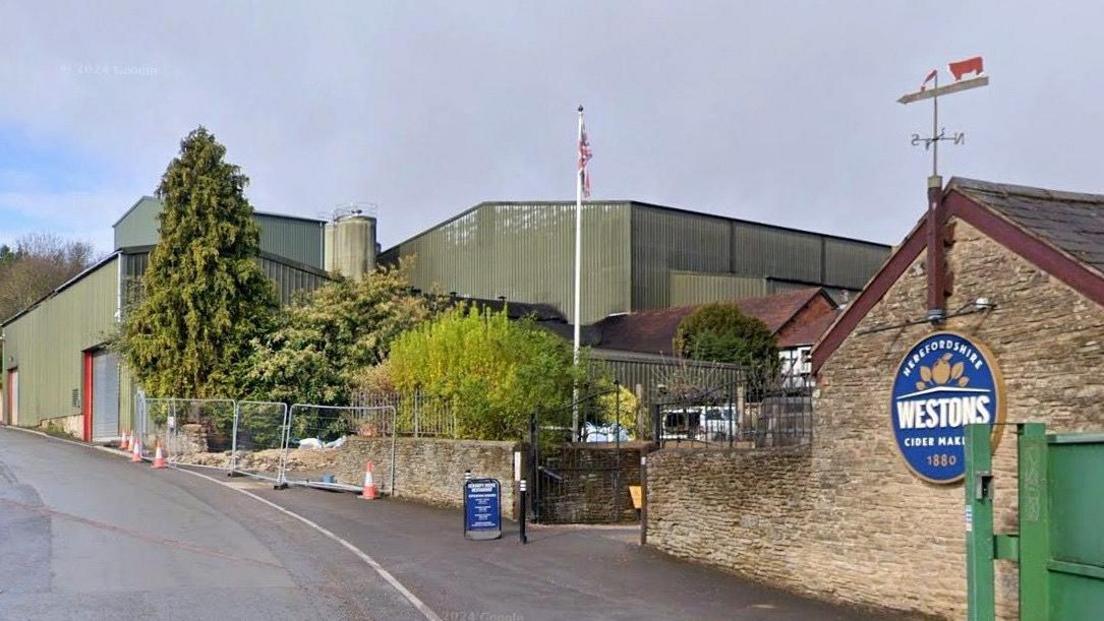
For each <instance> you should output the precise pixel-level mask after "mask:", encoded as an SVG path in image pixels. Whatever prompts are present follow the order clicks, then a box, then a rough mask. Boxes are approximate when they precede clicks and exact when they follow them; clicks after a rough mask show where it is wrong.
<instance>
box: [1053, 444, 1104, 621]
mask: <svg viewBox="0 0 1104 621" xmlns="http://www.w3.org/2000/svg"><path fill="white" fill-rule="evenodd" d="M1098 440H1100V441H1104V438H1101V437H1097V436H1095V435H1078V436H1061V435H1059V436H1052V437H1051V440H1050V450H1049V451H1048V457H1049V463H1048V470H1049V471H1050V482H1049V483H1050V484H1049V486H1050V555H1051V558H1053V559H1055V560H1060V561H1070V562H1074V563H1083V564H1086V565H1095V566H1098V567H1104V528H1101V526H1102V524H1101V521H1102V520H1104V494H1102V493H1101V487H1102V486H1104V443H1101V442H1099V441H1098ZM1101 615H1102V617H1104V611H1101Z"/></svg>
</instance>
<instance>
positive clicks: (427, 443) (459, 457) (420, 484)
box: [334, 436, 524, 517]
mask: <svg viewBox="0 0 1104 621" xmlns="http://www.w3.org/2000/svg"><path fill="white" fill-rule="evenodd" d="M521 450H523V447H522V445H520V444H518V443H515V442H494V441H486V440H438V439H433V438H397V439H396V440H395V495H396V496H397V497H399V498H410V499H414V500H418V501H421V502H426V503H430V504H434V505H440V506H448V507H461V506H463V504H464V499H463V495H462V486H463V483H464V471H465V470H469V469H470V470H471V472H472V476H475V477H487V478H492V479H498V480H499V482H500V483H502V506H501V509H502V515H503V516H506V517H512V516H513V515H514V451H521ZM522 457H523V462H522V463H524V454H523V455H522ZM369 459H370V460H372V463H373V465H374V475H373V476H374V478H375V479H376V483H377V485H381V484H382V489H388V488H389V487H390V480H391V471H390V465H391V439H390V438H382V437H377V438H367V437H361V436H350V437H349V439H348V441H347V442H346V443H345V446H343V447H342V449H341V450H340V451H339V452H338V454H337V457H336V460H335V463H334V471H335V473H336V474H337V478H338V481H340V482H342V483H349V484H352V485H360V484H361V483H363V481H364V463H365V461H367V460H369Z"/></svg>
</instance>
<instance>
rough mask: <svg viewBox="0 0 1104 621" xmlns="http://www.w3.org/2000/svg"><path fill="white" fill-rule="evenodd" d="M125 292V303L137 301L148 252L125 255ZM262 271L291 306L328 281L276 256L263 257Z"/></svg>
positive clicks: (282, 302) (278, 293)
mask: <svg viewBox="0 0 1104 621" xmlns="http://www.w3.org/2000/svg"><path fill="white" fill-rule="evenodd" d="M123 256H124V259H123V291H124V293H125V295H126V298H125V300H126V302H125V303H126V304H129V303H131V302H134V301H136V300H138V298H139V297H140V295H141V290H142V276H143V274H145V273H146V268H147V267H149V253H148V252H140V253H135V254H127V255H123ZM260 263H261V269H262V270H263V271H264V273H265V275H266V276H268V277H269V278H271V279H272V280H273V281H275V282H276V295H277V296H278V297H279V299H280V303H281V304H288V303H290V302H291V301H292V299H294V297H295V295H296V294H297V293H299V292H300V291H308V292H309V291H314V290H315V289H317V288H319V287H321V286H322V285H324V284H325V283H326V282H328V281H329V278H328V277H327V276H324V275H323V273H322V272H321V270H318V271H311V270H306V269H303V268H301V267H297V266H295V265H291V264H289V263H287V262H285V261H280V260H278V259H277V258H275V257H271V256H263V257H261V258H260Z"/></svg>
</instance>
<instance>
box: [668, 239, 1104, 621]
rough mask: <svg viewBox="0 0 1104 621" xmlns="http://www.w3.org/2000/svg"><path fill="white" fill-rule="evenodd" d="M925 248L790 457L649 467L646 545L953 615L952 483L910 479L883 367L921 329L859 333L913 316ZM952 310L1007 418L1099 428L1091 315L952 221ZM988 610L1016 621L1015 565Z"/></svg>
mask: <svg viewBox="0 0 1104 621" xmlns="http://www.w3.org/2000/svg"><path fill="white" fill-rule="evenodd" d="M923 261H924V253H921V255H920V257H919V258H918V259H917V260H916V261H915V262H914V263H913V265H912V266H911V267H910V269H909V270H907V271H906V272H905V274H904V275H902V277H901V278H900V279H899V280H898V282H897V283H896V284H895V285H894V286H893V287H892V288H891V289H890V290H889V291H888V292H887V293H886V295H885V296H884V297H883V299H882V300H881V301H880V302H879V303H878V304H877V305H876V306H875V307H874V309H873V310H872V311H871V312H870V313H869V314H868V315H867V316H866V317H865V318H864V319H863V321H862V322H861V323H860V324H859V325H858V327H857V329H856V331H855V332H853V333H852V335H851V336H850V337H849V338H848V339H847V340H846V341H845V342H844V343H843V344H842V345H841V346H840V348H839V349H838V350H837V351H836V352H835V353H834V354H833V356H832V357H831V359H829V360H828V361H827V362H826V363H825V364H824V366H823V368H822V369H821V372H820V375H819V378H818V379H819V389H818V394H817V401H816V410H815V412H816V426H815V430H814V436H813V444H812V447H811V448H810V449H809V451H808V452H807V453H806V454H805V455H800V454H782V453H777V454H768V455H746V454H741V453H738V452H717V453H689V452H678V451H675V450H670V449H667V450H663V451H660V452H658V453H654V454H653V455H652V456H651V457H649V464H648V500H649V508H648V516H649V521H648V540H649V542H650V543H653V544H654V545H656V546H657V547H659V548H660V549H663V550H666V551H668V552H671V553H673V554H676V555H679V556H684V557H689V558H694V559H698V560H703V561H707V562H711V563H715V564H717V565H720V566H723V567H727V568H730V569H733V570H736V571H738V572H741V573H744V574H747V575H750V576H753V577H756V578H759V579H762V580H764V581H767V582H771V583H774V584H778V585H781V586H783V587H786V588H789V589H793V590H797V591H801V592H805V593H808V594H811V595H814V596H818V597H823V598H826V599H831V600H837V601H844V602H849V603H855V604H860V605H868V606H876V607H885V608H891V609H894V610H898V611H903V612H911V613H920V614H926V615H933V616H939V617H945V618H949V619H961V618H963V617H964V616H965V611H966V578H965V539H964V532H963V503H964V497H963V494H964V492H963V487H962V484H957V485H933V484H929V483H925V482H923V481H921V480H920V479H918V478H916V477H915V476H913V475H912V474H911V473H910V471H909V470H908V468H907V467H906V466H905V463H904V460H903V459H902V458H901V457H900V455H899V453H898V451H897V447H896V443H895V441H894V439H893V434H892V432H891V430H890V421H889V402H890V390H891V383H892V376H893V372H894V371H895V369H896V365H897V364H898V362H899V361H900V358H901V356H902V355H903V354H904V352H905V351H906V350H907V349H908V348H909V347H911V346H912V344H913V343H915V342H916V341H917V340H919V339H920V338H921V337H922V336H924V335H925V334H927V333H928V332H929V331H930V329H929V328H928V327H927V326H925V325H916V326H910V327H904V328H897V329H892V330H886V331H881V332H876V333H872V334H865V335H863V334H859V332H861V331H863V330H866V329H869V328H873V327H878V326H888V325H894V324H899V323H902V322H906V321H912V320H915V319H917V318H922V317H923V316H924V313H925V310H926V281H925V275H924V271H923ZM948 264H949V265H950V267H951V268H952V270H953V272H954V275H955V281H954V288H955V291H954V295H952V296H951V298H950V299H949V300H948V302H947V308H948V309H949V310H952V311H953V310H954V309H956V308H960V307H962V306H963V305H965V304H967V303H970V302H972V301H973V300H974V299H976V298H978V297H987V298H989V299H991V300H993V301H994V302H996V304H997V305H998V306H997V309H996V310H994V311H992V312H990V313H985V314H974V315H967V316H963V317H959V318H955V319H951V320H950V321H949V322H948V324H947V326H946V328H947V329H950V330H955V331H958V332H962V333H964V334H966V335H968V336H970V337H972V338H974V339H977V340H980V341H981V342H983V343H985V344H986V345H988V346H989V348H990V349H991V350H992V352H993V354H994V355H995V357H996V359H997V363H998V365H999V366H1000V368H1001V370H1002V372H1003V374H1004V378H1005V387H1006V395H1005V399H1006V403H1007V421H1008V422H1024V421H1042V422H1045V423H1047V425H1048V427H1049V428H1050V429H1053V430H1060V431H1083V430H1090V429H1093V430H1099V429H1101V428H1104V410H1102V409H1101V407H1100V403H1101V401H1102V400H1104V375H1101V374H1100V373H1099V369H1100V368H1104V310H1102V309H1101V308H1100V307H1099V306H1097V305H1096V304H1094V303H1093V302H1091V301H1089V300H1086V299H1085V298H1083V297H1082V296H1080V295H1079V294H1077V293H1076V292H1074V291H1073V290H1072V289H1070V288H1069V287H1067V286H1066V285H1065V284H1063V283H1061V282H1060V281H1058V280H1057V279H1055V278H1053V277H1051V276H1049V275H1048V274H1046V273H1044V272H1042V271H1040V270H1039V269H1037V268H1035V267H1034V266H1032V265H1031V264H1029V263H1028V262H1026V261H1025V260H1023V259H1021V258H1019V257H1018V256H1016V255H1014V254H1012V253H1011V252H1009V251H1008V250H1007V249H1005V248H1003V247H1002V246H1000V245H999V244H997V243H995V242H993V241H992V240H991V239H989V238H987V237H985V236H984V235H982V234H981V233H980V232H979V231H977V230H976V229H974V228H973V227H970V226H969V225H967V224H966V223H964V222H961V221H958V222H957V223H956V226H955V244H954V246H953V247H952V248H951V249H950V250H949V251H948ZM1015 444H1016V443H1015V435H1014V431H1013V430H1011V429H1009V430H1006V431H1005V433H1004V436H1003V439H1002V442H1001V444H1000V446H999V447H998V449H997V452H996V455H995V457H994V474H995V504H996V511H995V514H996V530H997V531H998V532H1001V531H1010V530H1014V529H1015V528H1016V517H1015V516H1016V513H1015V507H1014V502H1015V497H1016V480H1015V472H1016V463H1015ZM997 572H998V573H997V599H998V615H999V616H1000V617H1001V618H1004V619H1014V618H1016V610H1015V601H1016V589H1017V582H1016V574H1015V566H1014V565H1011V564H1009V563H1008V562H1005V561H1001V562H998V570H997Z"/></svg>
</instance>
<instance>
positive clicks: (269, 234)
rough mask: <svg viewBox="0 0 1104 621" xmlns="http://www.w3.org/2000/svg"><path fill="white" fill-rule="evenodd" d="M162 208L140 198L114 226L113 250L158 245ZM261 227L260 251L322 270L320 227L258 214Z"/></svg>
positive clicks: (308, 222) (154, 200)
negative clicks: (159, 217)
mask: <svg viewBox="0 0 1104 621" xmlns="http://www.w3.org/2000/svg"><path fill="white" fill-rule="evenodd" d="M162 208H163V205H162V204H161V201H159V200H157V199H156V198H150V197H148V196H146V197H143V198H142V199H141V200H140V201H138V203H137V204H136V205H135V206H134V207H133V208H132V209H131V210H130V211H129V212H128V213H126V214H125V215H124V216H123V217H122V218H121V219H120V220H119V221H118V222H117V223H115V249H116V250H117V249H119V248H133V247H141V246H152V245H154V244H156V243H157V241H158V239H159V238H160V236H159V235H158V232H157V229H158V221H157V216H158V214H160V213H161V209H162ZM253 217H254V218H255V219H256V221H257V224H258V225H259V226H260V227H261V251H262V252H270V253H272V254H276V255H279V256H281V257H285V258H287V259H291V260H292V261H297V262H299V263H302V264H304V265H309V266H310V267H314V268H317V269H322V227H323V223H322V222H320V221H315V220H307V219H301V218H296V217H294V216H280V215H276V214H267V213H257V214H254V216H253Z"/></svg>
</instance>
